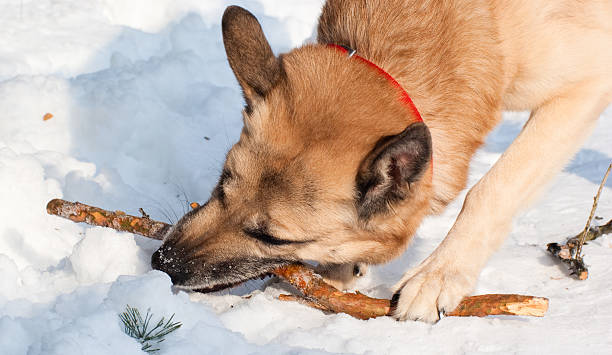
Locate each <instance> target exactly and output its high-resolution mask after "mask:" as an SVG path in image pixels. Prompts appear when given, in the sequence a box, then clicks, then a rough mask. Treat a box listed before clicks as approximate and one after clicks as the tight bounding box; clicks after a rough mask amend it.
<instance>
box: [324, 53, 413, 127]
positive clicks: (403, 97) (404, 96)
mask: <svg viewBox="0 0 612 355" xmlns="http://www.w3.org/2000/svg"><path fill="white" fill-rule="evenodd" d="M328 46H329V47H332V48H335V49H337V50H339V51H342V52H343V53H346V54H347V56H348V57H349V58H357V59H358V60H360V61H362V62H364V63H366V64H367V65H369V66H370V67H372V68H374V69H376V71H378V73H379V74H381V75H382V76H384V77H385V78H386V79H387V80H388V81H389V82H390V83H391V85H393V86H395V87H396V88H397V89H398V90H399V91H400V95H401V97H400V100H401V101H402V102H403V103H404V104H405V105H406V106H408V108H410V111H412V113H413V114H414V116H415V117H416V119H417V121H419V122H423V118H422V117H421V114H420V113H419V110H417V108H416V106H415V105H414V102H412V99H411V98H410V96H409V95H408V93H407V92H406V90H404V88H403V87H402V86H401V85H400V83H398V82H397V80H395V79H394V78H393V77H392V76H391V74H389V73H387V72H386V71H384V70H383V69H382V68H381V67H379V66H378V65H376V64H374V63H372V62H370V61H369V60H367V59H365V58H364V57H362V56H360V55H358V54H356V52H357V51H356V50H354V49H352V48H349V47H346V46H341V45H338V44H328Z"/></svg>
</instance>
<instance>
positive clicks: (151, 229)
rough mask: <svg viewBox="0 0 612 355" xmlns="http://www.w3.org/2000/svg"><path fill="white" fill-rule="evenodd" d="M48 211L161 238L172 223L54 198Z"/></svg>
mask: <svg viewBox="0 0 612 355" xmlns="http://www.w3.org/2000/svg"><path fill="white" fill-rule="evenodd" d="M47 213H49V214H53V215H56V216H60V217H64V218H68V219H69V220H71V221H74V222H85V223H87V224H91V225H93V226H101V227H108V228H113V229H116V230H119V231H124V232H130V233H135V234H140V235H142V236H144V237H148V238H153V239H158V240H161V239H162V238H163V237H164V234H165V233H166V231H167V230H168V229H169V228H170V225H169V224H167V223H163V222H158V221H154V220H152V219H150V218H148V216H146V215H145V216H146V217H136V216H130V215H128V214H125V212H123V211H115V212H111V211H106V210H103V209H101V208H98V207H93V206H89V205H86V204H84V203H80V202H69V201H65V200H60V199H54V200H51V201H49V203H47Z"/></svg>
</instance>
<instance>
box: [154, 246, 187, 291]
mask: <svg viewBox="0 0 612 355" xmlns="http://www.w3.org/2000/svg"><path fill="white" fill-rule="evenodd" d="M167 254H168V251H167V250H165V249H164V247H163V246H162V247H160V248H159V249H157V251H155V253H153V255H152V256H151V267H152V268H153V269H155V270H159V271H163V272H165V273H166V274H168V276H170V279H171V280H172V283H173V284H174V285H182V284H184V283H185V281H186V280H187V279H188V275H187V274H188V273H187V272H185V270H184V268H183V267H182V265H181V263H180V262H178V259H177V258H175V257H172V256H169V255H167Z"/></svg>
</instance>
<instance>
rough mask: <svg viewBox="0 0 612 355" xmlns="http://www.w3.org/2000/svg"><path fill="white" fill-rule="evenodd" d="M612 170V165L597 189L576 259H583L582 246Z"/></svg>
mask: <svg viewBox="0 0 612 355" xmlns="http://www.w3.org/2000/svg"><path fill="white" fill-rule="evenodd" d="M610 169H612V164H610V165H608V170H606V174H605V175H604V177H603V180H601V184H599V189H597V195H595V197H594V198H593V207H591V214H590V215H589V219H588V220H587V223H586V226H584V231H582V236H581V237H580V243H578V247H577V248H576V259H582V245H583V244H584V242H585V238H586V235H587V231H588V230H589V227H590V226H591V221H592V220H593V216H594V215H595V210H596V209H597V204H598V203H599V195H601V190H602V189H603V187H604V185H605V184H606V180H608V174H610Z"/></svg>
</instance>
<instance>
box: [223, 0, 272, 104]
mask: <svg viewBox="0 0 612 355" xmlns="http://www.w3.org/2000/svg"><path fill="white" fill-rule="evenodd" d="M221 26H222V29H223V44H224V45H225V52H226V54H227V59H228V61H229V64H230V67H231V68H232V70H233V71H234V75H236V78H237V79H238V83H240V86H241V87H242V90H243V92H244V96H245V99H246V100H247V105H249V104H250V101H252V100H254V99H255V98H256V97H263V96H265V94H266V93H267V92H268V91H269V90H270V89H271V88H272V87H273V86H274V84H276V82H277V81H278V79H279V76H280V72H281V65H280V61H279V59H278V58H276V57H275V56H274V53H272V49H271V48H270V44H268V41H267V40H266V37H265V36H264V33H263V30H262V29H261V26H260V25H259V22H258V21H257V19H256V18H255V16H253V14H251V13H250V12H249V11H247V10H245V9H243V8H241V7H239V6H229V7H228V8H227V9H225V12H224V13H223V20H222V22H221Z"/></svg>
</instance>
